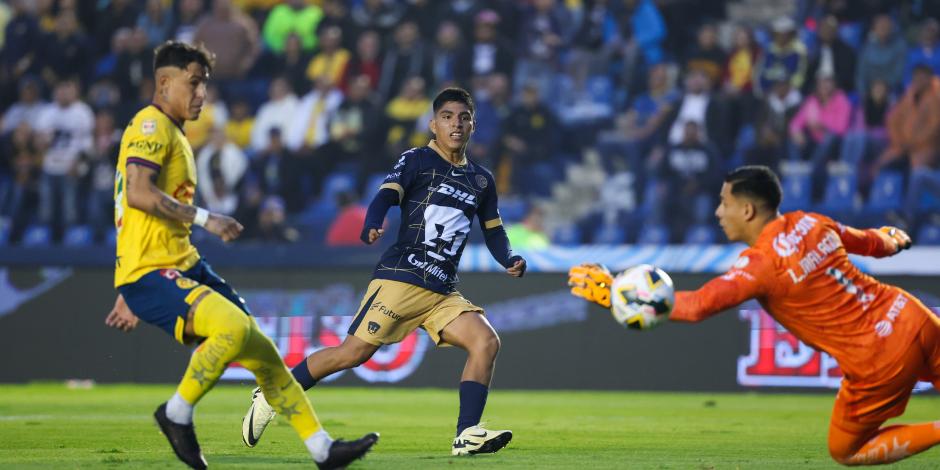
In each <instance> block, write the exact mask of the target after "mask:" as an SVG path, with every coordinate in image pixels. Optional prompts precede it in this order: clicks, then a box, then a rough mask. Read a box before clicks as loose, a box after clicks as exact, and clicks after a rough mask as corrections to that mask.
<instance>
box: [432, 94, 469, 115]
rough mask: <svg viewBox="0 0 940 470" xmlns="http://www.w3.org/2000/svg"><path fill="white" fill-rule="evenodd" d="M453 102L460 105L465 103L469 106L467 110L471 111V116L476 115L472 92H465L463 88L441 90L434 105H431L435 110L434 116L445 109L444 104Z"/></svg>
mask: <svg viewBox="0 0 940 470" xmlns="http://www.w3.org/2000/svg"><path fill="white" fill-rule="evenodd" d="M451 101H456V102H458V103H463V104H465V105H467V109H469V110H470V114H471V115H472V114H474V113H475V110H474V109H475V108H474V106H473V98H472V97H471V96H470V92H469V91H467V90H464V89H463V88H457V87H450V88H445V89H443V90H441V92H440V93H438V94H437V96H436V97H435V98H434V103H433V104H432V105H431V107H432V109H433V110H434V114H437V112H438V111H439V110H440V109H441V108H443V107H444V103H449V102H451Z"/></svg>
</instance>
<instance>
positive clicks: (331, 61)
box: [307, 26, 350, 83]
mask: <svg viewBox="0 0 940 470" xmlns="http://www.w3.org/2000/svg"><path fill="white" fill-rule="evenodd" d="M342 40H343V31H342V30H341V29H339V27H338V26H330V27H328V28H325V29H323V30H321V32H320V47H319V50H318V51H317V52H316V54H314V56H313V59H311V60H310V64H309V65H308V66H307V78H309V79H310V81H312V82H315V81H317V80H318V79H319V78H320V77H325V78H327V79H329V80H330V81H331V82H333V83H339V81H340V79H341V78H342V77H343V72H344V71H345V70H346V65H347V64H348V63H349V56H350V54H349V51H347V50H346V49H343V48H342Z"/></svg>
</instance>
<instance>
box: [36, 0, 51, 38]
mask: <svg viewBox="0 0 940 470" xmlns="http://www.w3.org/2000/svg"><path fill="white" fill-rule="evenodd" d="M33 3H34V4H35V5H36V6H35V9H36V18H38V19H39V31H40V32H41V33H42V34H49V33H52V32H54V31H55V14H56V2H55V0H34V2H33Z"/></svg>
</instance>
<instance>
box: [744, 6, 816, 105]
mask: <svg viewBox="0 0 940 470" xmlns="http://www.w3.org/2000/svg"><path fill="white" fill-rule="evenodd" d="M771 29H772V30H773V41H772V42H771V43H770V45H769V46H768V48H767V50H766V51H764V54H763V55H762V56H761V57H760V59H759V60H758V61H757V68H756V70H755V72H756V73H757V85H758V90H757V91H758V92H759V93H767V91H768V90H770V87H771V85H772V84H773V83H775V82H779V81H781V80H785V81H788V82H790V85H791V86H792V87H793V88H794V89H797V90H798V89H800V87H801V86H802V85H803V80H804V79H805V78H806V46H804V45H803V43H802V42H800V40H799V38H798V37H797V35H796V24H794V22H793V20H791V19H790V18H787V17H780V18H777V19H776V20H774V21H773V23H772V24H771Z"/></svg>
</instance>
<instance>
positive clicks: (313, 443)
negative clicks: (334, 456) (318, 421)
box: [304, 429, 333, 462]
mask: <svg viewBox="0 0 940 470" xmlns="http://www.w3.org/2000/svg"><path fill="white" fill-rule="evenodd" d="M304 444H305V445H306V446H307V450H309V451H310V455H312V456H313V461H314V462H323V461H325V460H326V458H327V457H329V456H330V446H331V445H333V439H332V438H330V435H329V434H327V432H326V431H324V430H322V429H321V430H319V431H317V432H315V433H313V435H312V436H310V437H308V438H307V440H305V441H304Z"/></svg>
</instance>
